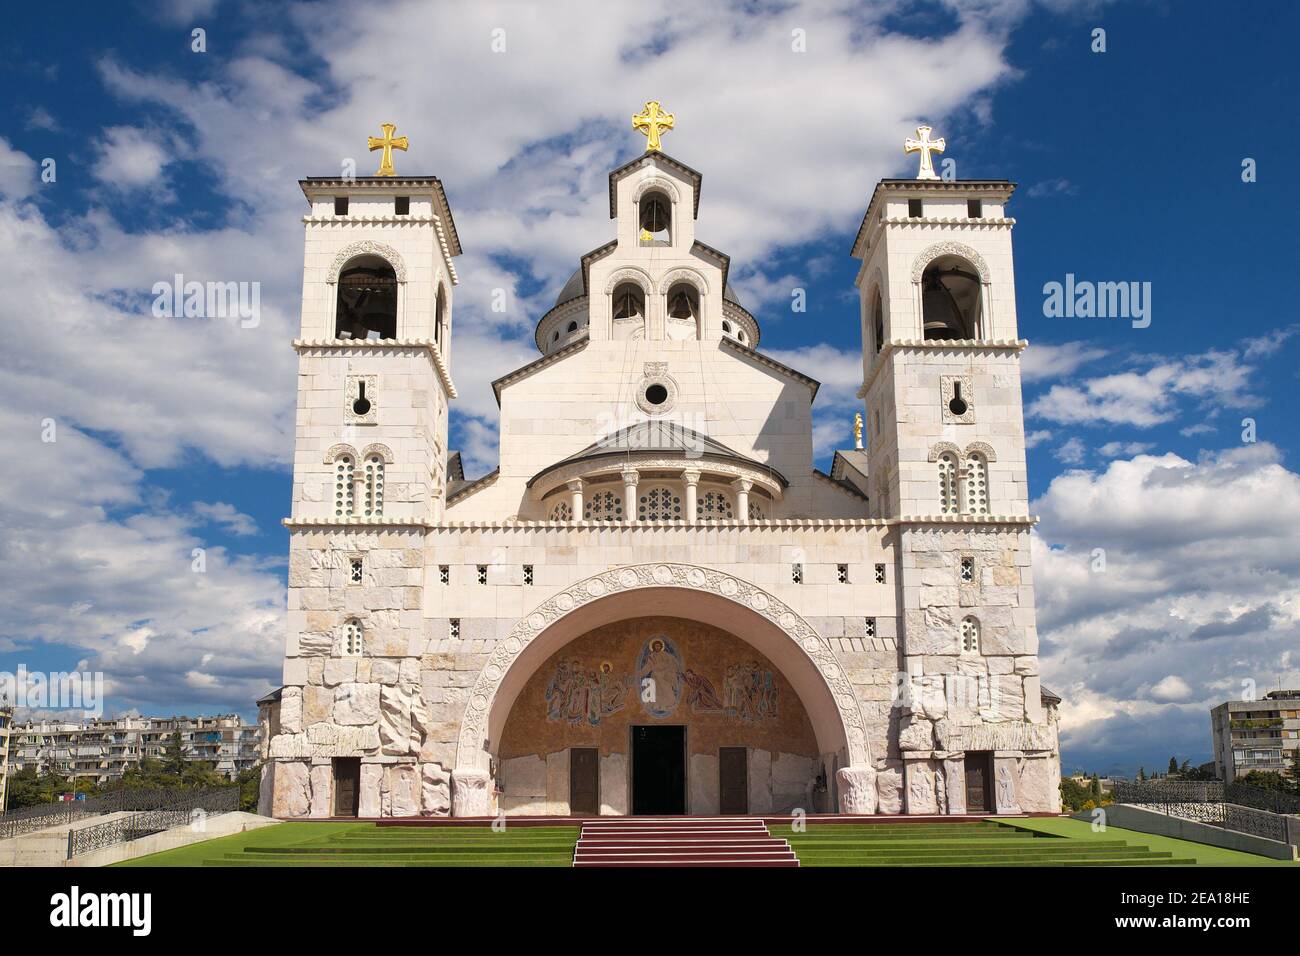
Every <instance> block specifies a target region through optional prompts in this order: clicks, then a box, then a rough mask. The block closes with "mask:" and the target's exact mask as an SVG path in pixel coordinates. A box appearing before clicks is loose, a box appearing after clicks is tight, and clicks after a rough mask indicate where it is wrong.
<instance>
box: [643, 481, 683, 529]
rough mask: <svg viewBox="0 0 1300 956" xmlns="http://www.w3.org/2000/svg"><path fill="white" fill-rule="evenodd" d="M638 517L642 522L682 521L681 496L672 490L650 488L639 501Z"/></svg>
mask: <svg viewBox="0 0 1300 956" xmlns="http://www.w3.org/2000/svg"><path fill="white" fill-rule="evenodd" d="M636 515H637V518H639V519H640V520H642V521H681V520H682V499H681V496H680V495H678V494H677V493H676V492H674V491H673V490H672V489H671V488H663V487H659V488H649V489H647V490H646V492H645V493H644V494H642V495H641V496H640V497H639V498H638V499H637V509H636Z"/></svg>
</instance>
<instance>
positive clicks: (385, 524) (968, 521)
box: [280, 476, 1039, 532]
mask: <svg viewBox="0 0 1300 956" xmlns="http://www.w3.org/2000/svg"><path fill="white" fill-rule="evenodd" d="M485 477H486V476H485ZM1038 520H1039V519H1038V516H1037V515H978V516H977V515H919V516H915V515H904V516H903V517H901V518H764V519H761V520H759V519H755V520H753V521H740V520H738V519H732V520H730V521H703V522H699V523H697V524H688V523H687V522H685V521H622V522H618V521H531V520H527V519H524V518H517V519H513V520H507V521H499V520H498V521H444V522H441V523H437V524H435V523H433V522H429V521H422V520H419V519H412V518H355V517H354V518H329V517H325V518H284V519H282V520H281V522H280V523H281V524H282V525H284V527H286V528H288V529H290V530H303V529H308V528H359V529H365V528H377V529H390V528H419V529H422V530H424V531H439V532H443V531H566V530H567V531H597V532H599V531H607V530H610V529H613V530H617V531H637V530H642V531H683V530H692V529H709V530H717V529H721V528H726V529H735V530H740V531H764V530H770V531H789V530H801V531H807V530H817V529H821V528H826V529H843V528H862V529H869V528H908V527H928V526H931V525H943V526H945V527H968V528H981V527H1017V528H1020V527H1032V526H1034V525H1036V524H1038Z"/></svg>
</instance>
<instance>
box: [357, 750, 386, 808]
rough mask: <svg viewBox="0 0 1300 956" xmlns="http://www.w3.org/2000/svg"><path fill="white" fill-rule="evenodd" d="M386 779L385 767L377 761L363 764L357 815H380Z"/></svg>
mask: <svg viewBox="0 0 1300 956" xmlns="http://www.w3.org/2000/svg"><path fill="white" fill-rule="evenodd" d="M383 781H384V768H383V766H381V765H380V764H377V763H363V764H362V765H361V793H360V794H358V801H357V816H359V817H365V818H373V817H377V816H379V809H380V790H381V788H382V785H383Z"/></svg>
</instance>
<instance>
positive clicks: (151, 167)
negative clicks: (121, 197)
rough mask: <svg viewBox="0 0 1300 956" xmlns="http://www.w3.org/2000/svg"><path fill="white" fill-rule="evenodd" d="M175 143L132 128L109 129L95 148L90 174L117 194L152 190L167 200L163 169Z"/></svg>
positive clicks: (155, 134) (156, 133) (168, 192)
mask: <svg viewBox="0 0 1300 956" xmlns="http://www.w3.org/2000/svg"><path fill="white" fill-rule="evenodd" d="M176 149H177V141H176V140H175V139H173V138H171V137H167V138H164V137H163V136H162V135H161V134H160V133H158V132H156V131H150V130H144V129H139V128H138V127H134V126H110V127H108V128H107V129H106V130H104V136H103V139H101V140H100V142H99V143H98V145H97V150H98V157H97V158H96V160H95V164H94V165H93V166H92V167H91V170H90V171H91V174H92V175H94V177H95V178H96V179H98V180H99V181H100V182H102V183H104V184H106V185H108V186H113V187H115V188H117V189H121V190H129V189H138V188H140V187H144V186H152V187H154V192H155V194H166V195H168V196H170V190H167V189H166V187H165V184H164V181H163V169H164V168H165V167H166V166H167V164H168V163H169V162H171V160H172V158H173V156H174V153H175V150H176Z"/></svg>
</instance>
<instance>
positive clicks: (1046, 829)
mask: <svg viewBox="0 0 1300 956" xmlns="http://www.w3.org/2000/svg"><path fill="white" fill-rule="evenodd" d="M1002 822H1004V823H1005V824H1007V825H1008V826H1013V827H1015V828H1016V829H1018V830H1028V831H1030V832H1034V833H1042V834H1046V835H1050V836H1055V837H1066V838H1068V839H1071V840H1079V841H1084V842H1086V841H1098V840H1125V841H1127V842H1129V843H1134V844H1137V843H1141V844H1145V845H1146V846H1148V847H1150V848H1151V849H1152V850H1157V851H1160V850H1166V851H1170V852H1172V853H1173V854H1174V855H1175V856H1180V857H1191V858H1192V859H1194V860H1195V861H1196V863H1197V865H1198V866H1298V865H1300V864H1296V863H1291V862H1288V861H1286V860H1273V859H1270V858H1269V857H1266V856H1260V855H1258V854H1256V853H1243V852H1241V851H1240V850H1225V849H1221V848H1220V847H1217V846H1207V845H1206V844H1204V843H1192V842H1191V841H1189V840H1179V839H1176V838H1174V837H1165V836H1157V835H1155V834H1152V833H1141V832H1139V831H1137V830H1124V829H1122V828H1120V827H1107V828H1106V829H1105V831H1104V832H1100V833H1094V832H1093V830H1092V826H1091V824H1088V823H1085V822H1084V821H1082V820H1071V819H1069V818H1068V817H1030V818H1028V819H1014V820H1005V821H1002Z"/></svg>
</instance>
